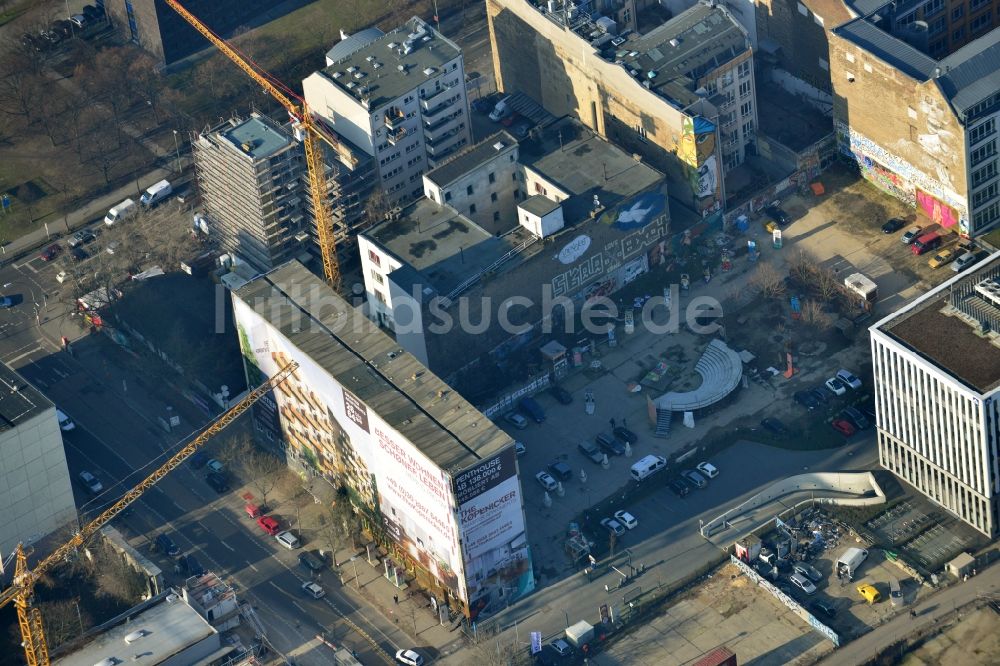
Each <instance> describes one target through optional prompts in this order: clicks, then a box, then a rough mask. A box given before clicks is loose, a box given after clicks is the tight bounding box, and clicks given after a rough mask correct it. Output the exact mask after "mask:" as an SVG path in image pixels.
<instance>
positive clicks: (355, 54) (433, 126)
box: [302, 17, 472, 203]
mask: <svg viewBox="0 0 1000 666" xmlns="http://www.w3.org/2000/svg"><path fill="white" fill-rule="evenodd" d="M327 63H328V65H327V67H326V68H324V69H322V70H320V71H318V72H314V73H313V74H311V75H310V76H309V77H307V78H306V79H305V80H304V81H303V82H302V89H303V91H304V93H305V98H306V102H307V103H308V105H309V108H310V109H312V111H313V112H314V113H315V114H317V115H318V116H320V117H321V118H323V119H324V120H325V121H326V122H327V123H329V124H330V126H331V127H332V128H333V129H334V130H335V131H336V132H337V134H339V135H340V136H342V137H343V138H344V139H346V140H347V141H349V142H350V143H352V144H354V145H355V146H358V147H359V148H361V149H362V150H364V151H365V152H367V153H368V154H369V155H371V156H372V157H373V158H374V160H375V163H376V165H377V168H378V173H379V180H380V183H381V185H382V188H383V189H384V190H385V192H386V194H387V196H388V198H389V200H390V201H391V202H393V203H398V202H407V201H411V200H413V199H415V198H418V197H420V196H422V195H423V191H424V187H423V180H422V176H423V174H424V172H426V171H428V170H429V169H432V168H434V167H436V166H438V165H439V164H441V163H442V161H444V160H445V159H446V158H448V157H450V156H452V155H454V154H455V153H457V152H458V151H459V150H461V149H462V148H463V147H465V146H468V145H469V144H470V143H471V141H472V124H471V122H470V118H469V100H468V98H467V96H466V92H465V64H464V61H463V59H462V50H461V49H460V48H459V47H458V46H457V45H456V44H455V43H454V42H452V41H451V40H450V39H447V38H446V37H445V36H444V35H442V34H441V33H439V32H437V31H436V30H434V28H432V27H431V26H430V25H428V24H427V23H425V22H424V21H422V20H421V19H419V18H416V17H414V18H411V19H410V20H409V21H407V22H406V23H405V24H403V25H402V26H400V27H398V28H396V29H395V30H392V31H390V32H388V33H385V34H380V31H377V30H376V31H363V32H361V33H358V34H356V35H351V36H347V37H346V38H345V39H344V40H342V41H341V42H340V43H339V44H337V46H335V47H334V48H333V49H331V50H330V52H329V53H328V54H327Z"/></svg>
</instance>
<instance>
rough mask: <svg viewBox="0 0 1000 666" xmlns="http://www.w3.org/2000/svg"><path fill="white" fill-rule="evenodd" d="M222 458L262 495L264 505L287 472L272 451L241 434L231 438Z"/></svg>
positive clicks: (247, 435)
mask: <svg viewBox="0 0 1000 666" xmlns="http://www.w3.org/2000/svg"><path fill="white" fill-rule="evenodd" d="M220 456H221V457H222V458H223V459H224V460H226V462H227V463H229V464H230V465H231V466H232V467H234V468H236V469H238V470H239V471H240V472H241V476H242V477H243V479H244V480H245V481H246V482H247V483H249V484H250V485H251V486H252V487H253V488H254V490H256V491H257V493H258V494H259V495H260V502H261V504H262V505H265V506H266V505H267V496H268V495H269V494H270V493H271V492H272V491H273V490H274V488H275V486H277V485H278V482H279V481H280V480H281V477H282V474H283V473H284V472H285V471H286V470H287V467H286V466H285V464H284V463H283V462H282V461H281V459H280V458H278V456H276V455H275V454H274V453H272V452H271V451H269V450H267V449H265V448H263V447H261V446H258V445H257V443H256V442H255V441H254V438H253V435H251V434H249V433H240V434H239V435H237V436H235V437H231V438H230V439H229V440H227V442H226V446H225V448H224V450H223V452H222V453H220Z"/></svg>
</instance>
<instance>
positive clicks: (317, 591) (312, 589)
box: [302, 582, 326, 599]
mask: <svg viewBox="0 0 1000 666" xmlns="http://www.w3.org/2000/svg"><path fill="white" fill-rule="evenodd" d="M302 591H303V592H305V593H306V594H308V595H309V596H310V597H312V598H313V599H322V598H323V597H324V596H326V590H324V589H323V588H322V587H320V586H319V585H317V584H316V583H313V582H308V583H302Z"/></svg>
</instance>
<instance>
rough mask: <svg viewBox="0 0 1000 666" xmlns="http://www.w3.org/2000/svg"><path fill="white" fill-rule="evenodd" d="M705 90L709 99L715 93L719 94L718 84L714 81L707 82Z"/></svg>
mask: <svg viewBox="0 0 1000 666" xmlns="http://www.w3.org/2000/svg"><path fill="white" fill-rule="evenodd" d="M705 90H707V91H708V96H709V97H711V96H712V95H714V94H715V93H717V92H719V84H718V82H717V81H716V80H714V79H713V80H712V81H709V82H708V85H706V86H705Z"/></svg>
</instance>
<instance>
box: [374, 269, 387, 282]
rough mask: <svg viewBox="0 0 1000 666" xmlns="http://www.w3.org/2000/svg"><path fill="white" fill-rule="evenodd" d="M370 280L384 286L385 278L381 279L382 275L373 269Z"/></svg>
mask: <svg viewBox="0 0 1000 666" xmlns="http://www.w3.org/2000/svg"><path fill="white" fill-rule="evenodd" d="M372 279H373V280H375V281H376V282H378V283H379V284H385V278H384V277H382V274H381V273H379V272H378V271H377V270H375V269H374V268H373V269H372Z"/></svg>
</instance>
